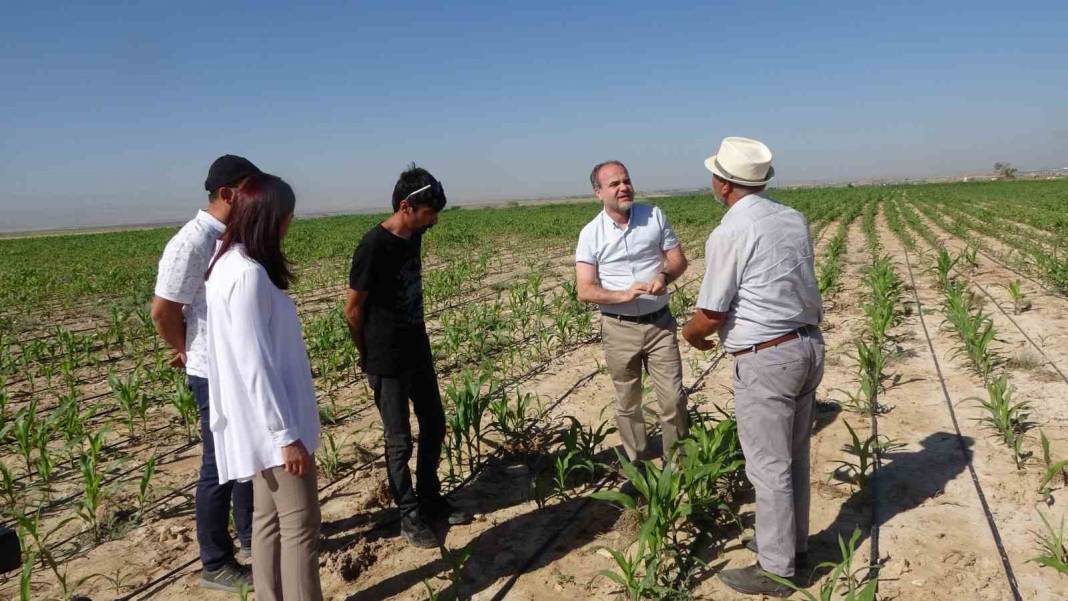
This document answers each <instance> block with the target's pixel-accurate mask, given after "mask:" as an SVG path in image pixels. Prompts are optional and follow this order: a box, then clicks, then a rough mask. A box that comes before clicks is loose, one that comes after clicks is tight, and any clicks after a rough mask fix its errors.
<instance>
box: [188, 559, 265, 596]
mask: <svg viewBox="0 0 1068 601" xmlns="http://www.w3.org/2000/svg"><path fill="white" fill-rule="evenodd" d="M200 586H202V587H204V588H207V589H211V590H215V591H223V592H224V593H240V592H241V590H242V588H244V589H245V590H247V591H251V590H253V589H252V570H251V569H249V568H248V567H247V566H243V565H241V564H239V563H229V564H226V565H224V566H223V567H221V568H219V569H218V570H204V571H203V572H201V574H200Z"/></svg>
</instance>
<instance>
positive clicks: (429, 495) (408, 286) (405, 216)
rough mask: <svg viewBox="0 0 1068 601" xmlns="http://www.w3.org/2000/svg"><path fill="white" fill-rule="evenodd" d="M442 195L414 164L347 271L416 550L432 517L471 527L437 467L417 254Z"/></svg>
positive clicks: (398, 499) (441, 421)
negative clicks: (411, 414) (444, 491)
mask: <svg viewBox="0 0 1068 601" xmlns="http://www.w3.org/2000/svg"><path fill="white" fill-rule="evenodd" d="M445 202H446V201H445V190H444V189H443V188H442V186H441V182H439V181H438V180H436V179H434V176H432V175H431V174H430V173H429V172H428V171H427V170H425V169H422V168H419V167H416V166H415V165H414V164H412V165H411V166H410V167H409V168H408V170H407V171H405V172H404V173H402V174H401V175H400V179H398V180H397V185H396V186H395V187H394V188H393V215H391V216H390V217H389V218H388V219H386V220H385V221H383V222H382V223H380V224H378V225H376V226H375V227H374V228H372V229H371V231H369V232H367V234H365V235H364V237H363V239H361V240H360V244H359V246H357V247H356V252H355V254H353V257H352V269H351V271H350V272H349V291H348V299H347V301H346V303H345V320H346V321H347V322H348V324H349V332H350V334H351V335H352V340H353V342H355V344H356V349H357V350H358V351H359V353H360V368H361V369H363V370H364V372H366V373H367V381H368V383H369V384H370V385H371V388H372V389H373V390H374V395H375V406H376V407H378V411H379V414H380V415H381V416H382V427H383V430H384V432H385V439H386V471H387V475H388V477H389V492H390V494H391V495H392V496H393V502H394V503H396V504H397V507H398V508H400V511H401V516H402V518H401V533H402V534H404V537H405V538H406V539H408V542H410V543H411V544H413V545H415V546H418V547H427V548H429V547H436V546H437V545H438V540H437V537H436V536H435V535H434V532H433V530H431V529H430V527H429V525H428V520H429V519H431V518H444V519H447V520H448V522H449V523H450V524H462V523H466V522H468V521H470V519H471V517H470V515H469V514H467V513H466V512H463V511H461V510H459V509H456V508H454V507H452V506H451V505H450V504H449V503H448V502H447V501H446V500H445V499H444V498H443V497H442V496H441V482H440V481H439V480H438V464H439V462H440V461H441V446H442V443H443V442H444V440H445V412H444V410H443V409H442V406H441V394H440V392H439V391H438V378H437V375H436V374H435V373H434V360H433V357H432V355H431V353H430V339H429V338H428V337H427V333H426V323H425V322H424V321H423V280H422V262H421V260H420V251H421V248H422V237H423V232H425V231H426V230H428V229H429V228H431V227H432V226H433V225H434V224H435V223H437V222H438V213H439V212H441V210H442V209H443V208H444V207H445ZM409 399H410V400H411V403H412V407H413V409H414V410H415V418H416V420H417V421H418V422H419V451H418V456H417V458H416V468H415V472H416V486H415V488H414V489H413V487H412V474H411V470H410V469H409V468H408V460H409V459H410V458H411V456H412V448H413V446H414V445H413V444H412V430H411V426H410V425H409V421H408V401H409Z"/></svg>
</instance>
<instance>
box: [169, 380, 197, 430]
mask: <svg viewBox="0 0 1068 601" xmlns="http://www.w3.org/2000/svg"><path fill="white" fill-rule="evenodd" d="M170 401H171V406H172V407H174V409H175V411H177V412H178V419H180V420H181V422H182V426H183V427H184V428H185V438H186V440H188V441H189V442H194V441H196V439H197V428H196V426H197V419H198V415H199V409H198V408H197V400H196V396H195V395H194V394H193V391H192V390H190V389H189V386H188V385H187V384H186V382H185V378H183V377H182V376H181V375H180V374H179V375H177V376H175V378H174V394H172V395H171V398H170Z"/></svg>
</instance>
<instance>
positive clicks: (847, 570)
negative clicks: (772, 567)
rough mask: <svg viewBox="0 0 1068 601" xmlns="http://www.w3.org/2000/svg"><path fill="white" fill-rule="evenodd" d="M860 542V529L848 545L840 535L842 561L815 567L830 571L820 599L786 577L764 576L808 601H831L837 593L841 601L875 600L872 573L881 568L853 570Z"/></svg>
mask: <svg viewBox="0 0 1068 601" xmlns="http://www.w3.org/2000/svg"><path fill="white" fill-rule="evenodd" d="M859 539H860V529H859V528H858V529H856V530H854V531H853V535H852V536H851V537H849V543H848V544H847V543H846V542H845V541H844V540H843V539H842V536H841V535H839V536H838V549H839V552H840V553H841V556H842V559H841V561H839V562H838V563H835V562H833V561H825V562H823V563H821V564H819V566H817V568H816V569H817V570H823V569H828V568H829V569H830V573H829V574H828V575H827V579H826V580H824V581H823V582H822V583H821V584H820V588H819V596H816V595H813V594H812V593H810V592H809V591H807V590H805V589H803V588H801V587H799V586H797V585H796V584H794V583H793V582H792V581H791V580H789V579H787V578H782V577H780V576H777V575H775V574H772V573H770V572H764V575H765V576H767V577H768V578H771V579H772V580H774V581H775V582H778V583H779V584H782V585H785V586H788V587H790V588H791V589H793V590H794V591H795V592H798V593H801V594H802V595H804V597H805V599H806V600H807V601H832V599H834V597H835V593H838V595H839V596H838V599H839V600H840V601H875V593H876V591H877V590H878V587H879V580H878V579H877V578H871V574H872V572H873V571H877V570H878V566H860V567H858V568H856V569H854V568H853V558H854V557H855V556H856V553H857V541H858V540H859Z"/></svg>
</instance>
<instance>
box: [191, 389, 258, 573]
mask: <svg viewBox="0 0 1068 601" xmlns="http://www.w3.org/2000/svg"><path fill="white" fill-rule="evenodd" d="M189 389H190V390H192V391H193V395H194V396H195V397H196V399H197V408H198V409H199V410H200V437H201V440H202V441H203V447H204V458H203V460H202V461H201V463H200V479H199V480H198V481H197V497H196V516H197V517H196V519H197V543H198V544H199V545H200V562H201V563H202V564H204V569H205V570H212V571H214V570H218V569H219V568H221V567H223V566H224V565H226V564H228V563H231V562H233V561H234V541H233V538H232V537H231V536H230V503H231V500H232V502H233V507H234V526H236V527H237V537H238V539H240V541H241V545H242V546H244V547H248V548H250V549H251V548H252V482H251V481H249V482H235V481H232V480H231V481H230V482H227V483H225V484H219V469H218V467H216V464H215V439H214V438H213V437H212V435H211V425H210V424H211V419H210V418H209V417H208V381H207V380H206V379H205V378H200V377H197V376H189Z"/></svg>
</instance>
